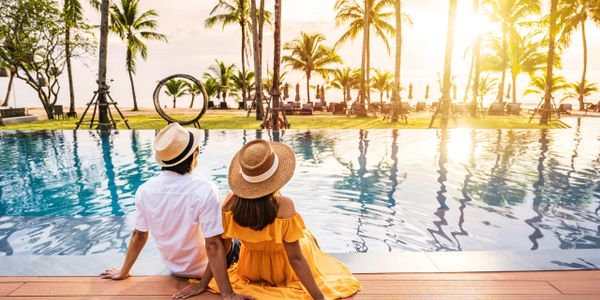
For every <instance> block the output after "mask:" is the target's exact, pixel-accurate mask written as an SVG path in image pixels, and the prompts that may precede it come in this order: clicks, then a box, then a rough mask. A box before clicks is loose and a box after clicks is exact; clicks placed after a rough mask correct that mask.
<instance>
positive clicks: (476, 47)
mask: <svg viewBox="0 0 600 300" xmlns="http://www.w3.org/2000/svg"><path fill="white" fill-rule="evenodd" d="M473 10H474V12H475V15H476V16H479V0H474V1H473ZM481 39H482V38H481V34H477V36H476V37H475V43H474V44H473V64H474V65H473V72H474V74H473V100H472V101H471V109H470V111H471V117H477V103H478V98H479V85H480V83H481Z"/></svg>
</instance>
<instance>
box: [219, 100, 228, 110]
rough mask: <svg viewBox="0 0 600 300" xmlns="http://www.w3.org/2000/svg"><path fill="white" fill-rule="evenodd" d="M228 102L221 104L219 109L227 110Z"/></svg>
mask: <svg viewBox="0 0 600 300" xmlns="http://www.w3.org/2000/svg"><path fill="white" fill-rule="evenodd" d="M227 108H228V107H227V102H225V101H223V102H221V103H219V109H227Z"/></svg>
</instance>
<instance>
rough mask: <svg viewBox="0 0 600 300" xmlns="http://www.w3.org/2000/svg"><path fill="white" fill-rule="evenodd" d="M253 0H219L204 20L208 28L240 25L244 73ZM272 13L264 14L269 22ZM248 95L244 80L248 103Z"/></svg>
mask: <svg viewBox="0 0 600 300" xmlns="http://www.w3.org/2000/svg"><path fill="white" fill-rule="evenodd" d="M249 1H251V0H219V2H218V3H217V5H215V7H213V9H212V10H211V11H210V17H209V18H208V19H206V20H205V21H204V26H205V27H206V28H213V27H215V26H217V25H221V26H222V27H223V28H225V26H228V25H237V26H240V29H241V32H242V43H241V44H242V45H241V58H242V73H244V74H246V59H247V57H248V55H249V53H248V52H249V49H250V48H251V47H249V45H250V37H251V36H252V32H251V31H252V14H251V9H250V2H249ZM271 15H272V14H271V13H270V12H268V11H264V15H263V16H262V17H263V18H264V20H266V22H267V23H270V22H271V21H270V20H271ZM247 95H248V87H247V83H245V82H244V87H243V89H242V101H243V102H244V107H245V105H246V100H247V98H248V97H247Z"/></svg>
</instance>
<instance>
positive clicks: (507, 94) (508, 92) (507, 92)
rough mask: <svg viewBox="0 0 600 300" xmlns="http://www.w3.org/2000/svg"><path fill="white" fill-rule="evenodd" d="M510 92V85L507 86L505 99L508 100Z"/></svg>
mask: <svg viewBox="0 0 600 300" xmlns="http://www.w3.org/2000/svg"><path fill="white" fill-rule="evenodd" d="M511 90H512V86H511V85H510V83H509V84H508V91H506V99H508V100H510V91H511Z"/></svg>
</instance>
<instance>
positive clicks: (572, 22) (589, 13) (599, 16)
mask: <svg viewBox="0 0 600 300" xmlns="http://www.w3.org/2000/svg"><path fill="white" fill-rule="evenodd" d="M558 11H559V13H560V19H561V23H562V34H561V38H560V40H559V41H558V43H559V44H560V45H561V46H563V47H566V46H568V45H569V44H570V41H571V36H572V35H573V34H574V33H575V32H576V31H577V30H578V29H581V40H582V42H583V71H582V74H581V81H579V82H580V83H581V82H587V81H586V77H587V64H588V45H587V36H586V29H585V28H586V27H585V23H586V22H587V21H588V20H592V21H593V22H595V23H596V24H599V25H600V3H598V1H594V0H564V1H562V2H561V3H560V8H559V9H558ZM579 87H580V88H582V90H581V91H580V92H579V93H578V95H579V97H578V99H577V100H578V101H579V110H580V111H583V110H585V97H586V96H588V95H586V92H585V91H584V90H583V89H585V87H586V86H585V85H579Z"/></svg>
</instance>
